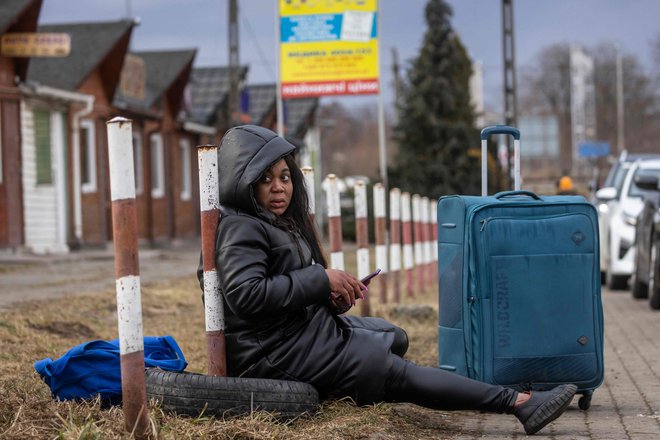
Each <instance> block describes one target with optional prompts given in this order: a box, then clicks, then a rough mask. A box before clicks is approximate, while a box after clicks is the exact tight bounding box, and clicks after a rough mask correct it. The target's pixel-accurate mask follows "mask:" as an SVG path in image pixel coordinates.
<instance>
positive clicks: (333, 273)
mask: <svg viewBox="0 0 660 440" xmlns="http://www.w3.org/2000/svg"><path fill="white" fill-rule="evenodd" d="M325 273H326V274H327V275H328V279H329V280H330V290H331V291H332V295H331V300H332V302H333V303H335V304H337V305H339V304H340V303H342V302H343V303H344V304H346V305H350V307H352V306H354V305H355V300H356V299H363V298H364V293H363V292H364V291H366V290H367V286H365V285H364V284H362V283H361V282H360V280H358V279H357V278H355V277H354V276H353V275H351V274H349V273H347V272H344V271H343V270H337V269H326V270H325Z"/></svg>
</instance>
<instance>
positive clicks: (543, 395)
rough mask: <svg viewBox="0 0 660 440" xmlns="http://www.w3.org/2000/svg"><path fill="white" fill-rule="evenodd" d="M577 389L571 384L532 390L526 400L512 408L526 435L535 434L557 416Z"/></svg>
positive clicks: (569, 401) (566, 406)
mask: <svg viewBox="0 0 660 440" xmlns="http://www.w3.org/2000/svg"><path fill="white" fill-rule="evenodd" d="M576 391H577V386H575V385H573V384H567V385H559V386H558V387H555V388H553V389H551V390H549V391H533V392H531V394H530V398H529V400H528V401H527V402H525V403H523V404H522V405H520V406H518V407H515V408H514V409H513V414H514V415H515V416H516V417H517V418H518V420H520V423H522V424H523V427H524V428H525V432H526V433H527V434H528V435H531V434H535V433H537V432H539V431H540V430H541V429H543V428H544V427H545V425H547V424H548V423H550V422H552V421H553V420H555V419H556V418H557V417H559V416H560V415H561V414H562V413H563V412H564V410H565V409H566V408H568V405H570V403H571V400H573V396H574V395H575V392H576Z"/></svg>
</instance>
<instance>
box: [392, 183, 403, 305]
mask: <svg viewBox="0 0 660 440" xmlns="http://www.w3.org/2000/svg"><path fill="white" fill-rule="evenodd" d="M390 270H391V273H392V283H391V284H392V300H393V301H394V303H395V304H398V303H399V302H400V301H401V287H400V284H401V280H400V277H401V190H400V189H399V188H392V189H391V190H390Z"/></svg>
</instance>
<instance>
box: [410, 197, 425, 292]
mask: <svg viewBox="0 0 660 440" xmlns="http://www.w3.org/2000/svg"><path fill="white" fill-rule="evenodd" d="M420 200H421V197H420V195H419V194H413V196H412V224H413V250H414V251H415V279H416V280H417V292H418V293H421V292H423V291H424V246H423V243H424V239H423V237H422V222H421V218H420V213H421V212H420V209H419V205H420Z"/></svg>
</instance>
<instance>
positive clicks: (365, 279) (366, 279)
mask: <svg viewBox="0 0 660 440" xmlns="http://www.w3.org/2000/svg"><path fill="white" fill-rule="evenodd" d="M379 273H380V269H376V270H374V271H373V272H371V273H370V274H369V275H367V276H366V277H364V278H362V279H361V280H360V282H361V283H362V284H364V285H367V284H368V283H369V281H371V279H372V278H373V277H375V276H376V275H378V274H379Z"/></svg>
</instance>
